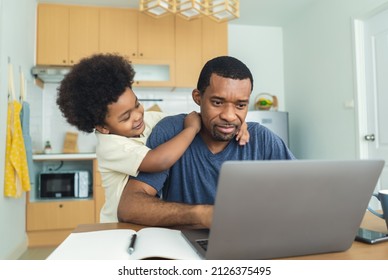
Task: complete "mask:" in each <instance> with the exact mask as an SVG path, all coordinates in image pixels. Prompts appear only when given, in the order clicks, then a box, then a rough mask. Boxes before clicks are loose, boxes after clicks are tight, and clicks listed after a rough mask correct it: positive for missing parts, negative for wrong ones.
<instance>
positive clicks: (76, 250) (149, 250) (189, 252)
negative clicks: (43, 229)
mask: <svg viewBox="0 0 388 280" xmlns="http://www.w3.org/2000/svg"><path fill="white" fill-rule="evenodd" d="M135 233H136V234H137V238H136V243H135V246H134V249H135V250H134V251H133V253H132V254H129V253H128V247H129V244H130V240H131V237H132V235H133V234H135ZM147 258H151V259H152V258H163V259H199V256H198V255H197V254H196V253H195V251H194V250H193V249H192V248H191V246H190V245H189V244H188V243H187V242H186V240H185V239H184V238H183V237H182V234H181V232H180V231H179V230H173V229H165V228H155V227H150V228H144V229H141V230H139V231H138V232H136V231H134V230H130V229H114V230H100V231H91V232H77V233H71V234H70V235H69V236H68V237H67V238H66V239H65V241H63V242H62V243H61V244H60V245H59V246H58V248H57V249H55V251H54V252H52V253H51V255H50V256H49V257H48V258H47V259H48V260H125V259H147Z"/></svg>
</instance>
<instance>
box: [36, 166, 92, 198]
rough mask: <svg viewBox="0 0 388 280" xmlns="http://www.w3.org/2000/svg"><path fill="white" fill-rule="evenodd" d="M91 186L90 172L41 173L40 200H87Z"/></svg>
mask: <svg viewBox="0 0 388 280" xmlns="http://www.w3.org/2000/svg"><path fill="white" fill-rule="evenodd" d="M90 186H91V181H90V176H89V172H88V171H78V170H77V171H62V172H41V173H40V174H39V194H38V196H39V198H86V197H88V196H89V187H90Z"/></svg>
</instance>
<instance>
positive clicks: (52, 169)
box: [46, 165, 58, 171]
mask: <svg viewBox="0 0 388 280" xmlns="http://www.w3.org/2000/svg"><path fill="white" fill-rule="evenodd" d="M57 168H58V166H56V165H47V166H46V171H54V170H56V169H57Z"/></svg>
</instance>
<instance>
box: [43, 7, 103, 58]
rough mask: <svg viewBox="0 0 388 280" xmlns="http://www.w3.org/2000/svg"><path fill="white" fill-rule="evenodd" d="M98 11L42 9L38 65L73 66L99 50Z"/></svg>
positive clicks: (73, 8)
mask: <svg viewBox="0 0 388 280" xmlns="http://www.w3.org/2000/svg"><path fill="white" fill-rule="evenodd" d="M98 26H99V11H98V9H97V8H89V7H79V6H66V5H46V4H40V5H39V6H38V28H37V29H38V32H37V44H38V46H37V64H39V65H73V64H75V63H77V62H78V61H79V60H80V59H81V58H82V57H85V56H87V55H90V54H93V53H96V52H98V51H99V46H98V44H99V42H98V36H99V34H98Z"/></svg>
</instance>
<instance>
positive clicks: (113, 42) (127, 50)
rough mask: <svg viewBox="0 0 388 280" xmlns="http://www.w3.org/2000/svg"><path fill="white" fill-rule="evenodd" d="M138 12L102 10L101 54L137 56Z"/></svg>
mask: <svg viewBox="0 0 388 280" xmlns="http://www.w3.org/2000/svg"><path fill="white" fill-rule="evenodd" d="M137 19H138V12H137V11H136V10H133V9H117V8H116V9H113V8H112V9H110V8H102V9H101V10H100V52H102V53H119V54H121V55H123V56H127V57H129V58H133V57H136V56H137V37H138V35H137V34H138V28H137Z"/></svg>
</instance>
